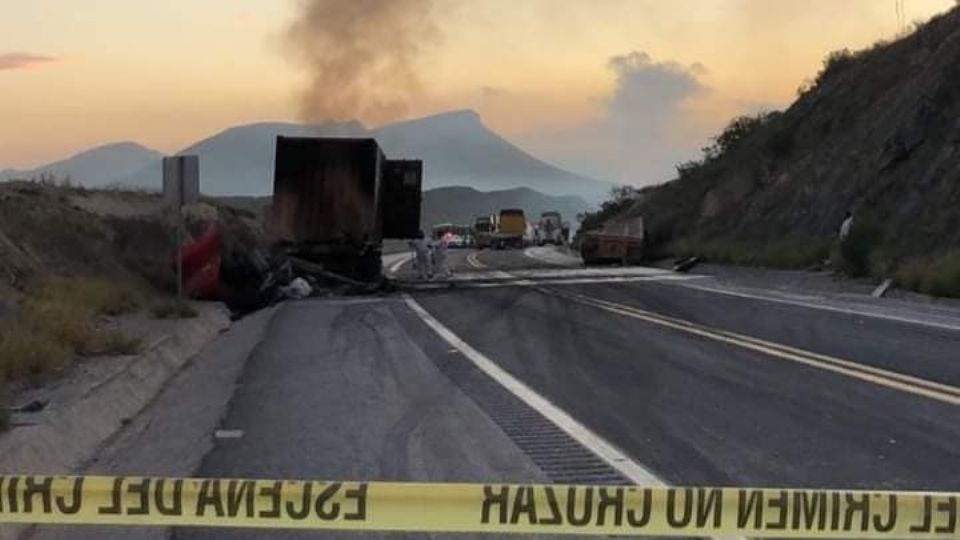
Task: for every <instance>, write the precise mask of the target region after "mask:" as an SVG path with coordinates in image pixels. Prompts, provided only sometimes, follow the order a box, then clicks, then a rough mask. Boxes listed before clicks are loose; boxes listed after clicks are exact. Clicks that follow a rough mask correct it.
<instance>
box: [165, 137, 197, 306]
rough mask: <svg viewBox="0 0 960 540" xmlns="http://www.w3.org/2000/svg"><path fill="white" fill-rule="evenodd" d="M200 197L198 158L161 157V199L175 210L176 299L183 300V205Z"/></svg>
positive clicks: (191, 202) (194, 201)
mask: <svg viewBox="0 0 960 540" xmlns="http://www.w3.org/2000/svg"><path fill="white" fill-rule="evenodd" d="M199 198H200V158H199V157H197V156H174V157H165V158H163V199H164V202H166V203H167V205H169V206H173V207H174V209H175V210H176V216H175V218H176V221H177V223H176V246H175V248H176V254H175V258H176V265H177V301H180V302H182V301H183V238H184V236H186V234H185V231H184V224H183V207H184V205H187V204H194V203H196V202H197V201H198V200H199Z"/></svg>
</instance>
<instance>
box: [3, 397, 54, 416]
mask: <svg viewBox="0 0 960 540" xmlns="http://www.w3.org/2000/svg"><path fill="white" fill-rule="evenodd" d="M49 404H50V400H49V399H35V400H33V401H31V402H30V403H26V404H24V405H20V406H19V407H11V408H10V412H12V413H18V414H22V413H38V412H41V411H43V410H44V409H46V408H47V405H49Z"/></svg>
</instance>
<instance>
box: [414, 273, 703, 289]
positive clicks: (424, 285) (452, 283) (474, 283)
mask: <svg viewBox="0 0 960 540" xmlns="http://www.w3.org/2000/svg"><path fill="white" fill-rule="evenodd" d="M698 277H699V276H681V275H677V276H673V275H664V276H636V277H615V276H614V277H583V278H570V279H551V280H545V281H534V280H531V279H516V276H511V275H509V274H507V275H506V277H505V278H503V279H501V280H498V281H481V280H480V279H464V280H456V279H454V280H449V281H421V282H404V283H403V286H404V287H405V288H408V289H414V290H418V291H419V290H435V289H450V288H456V289H492V288H497V287H531V286H536V285H584V284H592V283H636V282H640V281H682V280H689V279H698ZM483 279H490V278H483Z"/></svg>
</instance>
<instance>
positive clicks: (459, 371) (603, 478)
mask: <svg viewBox="0 0 960 540" xmlns="http://www.w3.org/2000/svg"><path fill="white" fill-rule="evenodd" d="M395 314H396V315H397V320H398V321H400V322H401V324H402V325H404V326H407V325H411V326H410V328H411V330H412V329H414V328H416V327H417V326H419V325H420V324H421V323H420V321H418V320H417V319H416V316H415V315H413V314H411V313H409V312H407V313H404V312H403V310H395ZM422 346H423V347H424V350H425V351H426V352H428V354H427V356H428V357H429V358H430V359H431V360H432V361H433V363H434V364H435V365H436V366H437V368H438V369H439V370H440V371H441V372H442V373H443V374H444V375H446V376H447V377H448V378H449V379H450V380H451V381H452V382H453V383H454V384H455V385H456V386H457V387H458V388H460V390H462V391H463V393H464V394H466V395H467V396H468V397H469V398H470V399H472V400H473V401H474V403H476V404H477V406H478V407H480V409H481V410H483V411H484V412H485V413H486V414H487V415H488V416H489V417H490V418H491V419H492V420H493V421H494V423H496V424H497V425H498V426H499V427H500V429H502V430H503V431H504V433H506V434H507V436H508V437H510V439H511V440H512V441H513V442H514V444H516V445H517V447H518V448H520V450H522V451H523V452H524V453H525V454H526V455H527V456H528V457H529V458H530V460H531V461H533V462H534V464H536V465H537V466H538V467H539V468H540V470H542V471H543V472H544V473H545V474H546V475H547V476H548V477H549V478H550V479H551V480H552V481H554V482H556V483H558V484H589V485H630V484H633V482H631V481H630V480H629V479H628V478H627V477H626V476H624V475H623V474H621V473H620V472H619V471H617V470H616V469H614V468H613V467H611V466H610V465H609V464H608V463H607V462H606V461H604V460H603V459H601V458H600V457H599V456H597V455H596V454H595V453H594V452H592V451H591V450H589V449H588V448H586V447H584V446H583V445H582V444H581V443H580V442H579V441H577V440H576V439H574V438H573V437H572V436H570V435H569V434H568V433H567V432H565V431H564V430H562V429H561V428H560V427H558V426H557V425H556V424H554V423H553V422H552V421H550V420H549V419H547V418H546V417H545V416H544V415H543V414H541V413H540V412H539V411H537V410H535V409H533V408H532V407H530V406H529V405H527V404H526V403H524V402H523V401H522V400H521V399H520V398H518V397H517V396H515V395H514V394H512V393H511V392H510V391H509V390H507V389H506V388H504V387H503V386H501V385H500V384H499V383H498V382H497V381H495V380H494V379H492V378H491V377H490V376H489V375H487V374H486V373H484V372H483V371H481V370H480V368H478V367H477V366H476V365H474V364H473V363H471V362H470V361H469V360H468V359H467V358H465V357H464V356H463V355H462V354H460V353H459V351H456V349H448V348H445V347H444V344H443V343H442V342H441V341H439V340H429V341H428V342H427V343H424V344H423V345H422Z"/></svg>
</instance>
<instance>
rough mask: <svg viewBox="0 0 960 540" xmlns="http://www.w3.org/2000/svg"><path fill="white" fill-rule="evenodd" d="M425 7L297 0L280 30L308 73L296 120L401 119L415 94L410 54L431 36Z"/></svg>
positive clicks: (383, 1)
mask: <svg viewBox="0 0 960 540" xmlns="http://www.w3.org/2000/svg"><path fill="white" fill-rule="evenodd" d="M432 9H433V0H348V1H344V0H300V2H299V7H298V14H297V18H296V19H295V20H294V22H293V23H292V24H291V25H290V27H289V28H288V30H287V33H286V36H285V37H286V45H287V46H288V48H289V51H290V53H291V54H292V55H293V58H294V60H295V61H296V62H298V63H299V64H300V65H302V66H303V67H304V68H306V69H307V70H308V72H309V73H308V79H309V82H308V85H307V88H306V89H305V90H304V93H303V96H302V98H301V99H302V101H301V116H302V118H303V120H305V121H309V122H319V121H325V120H361V121H363V122H366V123H370V124H381V123H384V122H388V121H391V120H397V119H400V118H403V117H404V116H405V115H406V113H407V111H408V109H409V106H410V103H411V101H412V100H414V99H416V98H417V97H418V96H419V95H420V94H421V89H422V86H421V81H420V78H419V76H418V74H417V66H416V61H417V59H418V56H419V54H420V52H421V50H422V48H423V47H424V45H426V44H428V43H429V42H431V41H433V40H435V39H436V37H437V36H438V35H439V32H438V30H437V27H436V25H435V24H434V22H433V19H432Z"/></svg>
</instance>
